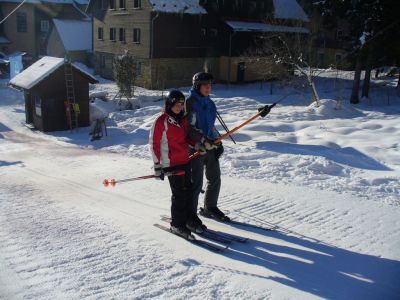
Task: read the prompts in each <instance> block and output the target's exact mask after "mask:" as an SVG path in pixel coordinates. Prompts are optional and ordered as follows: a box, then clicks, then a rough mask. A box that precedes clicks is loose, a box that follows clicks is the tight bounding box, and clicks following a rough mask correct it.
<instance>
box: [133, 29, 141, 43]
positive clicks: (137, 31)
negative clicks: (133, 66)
mask: <svg viewBox="0 0 400 300" xmlns="http://www.w3.org/2000/svg"><path fill="white" fill-rule="evenodd" d="M133 42H134V43H136V44H140V28H133Z"/></svg>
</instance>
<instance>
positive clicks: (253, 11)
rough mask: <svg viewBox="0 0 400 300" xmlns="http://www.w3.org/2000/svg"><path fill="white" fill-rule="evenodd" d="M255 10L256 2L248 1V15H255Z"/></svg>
mask: <svg viewBox="0 0 400 300" xmlns="http://www.w3.org/2000/svg"><path fill="white" fill-rule="evenodd" d="M256 10H257V2H256V1H250V3H249V14H252V13H255V12H256Z"/></svg>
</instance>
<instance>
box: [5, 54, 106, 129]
mask: <svg viewBox="0 0 400 300" xmlns="http://www.w3.org/2000/svg"><path fill="white" fill-rule="evenodd" d="M96 82H98V81H97V80H96V79H95V78H94V77H93V76H92V75H90V74H88V73H87V72H85V71H84V70H82V69H81V68H79V67H78V66H76V65H74V64H71V63H69V62H66V61H65V60H64V59H63V58H58V57H51V56H45V57H43V58H41V59H40V60H38V61H37V62H35V63H34V64H33V65H31V66H30V67H29V68H27V69H26V70H24V71H23V72H21V73H19V74H18V75H17V76H15V77H14V78H13V79H12V80H10V82H9V85H10V86H11V87H13V88H16V89H18V90H22V91H24V94H25V114H26V123H27V124H32V125H33V126H34V127H35V128H37V129H39V130H41V131H45V132H48V131H58V130H67V129H71V128H76V127H85V126H89V83H96Z"/></svg>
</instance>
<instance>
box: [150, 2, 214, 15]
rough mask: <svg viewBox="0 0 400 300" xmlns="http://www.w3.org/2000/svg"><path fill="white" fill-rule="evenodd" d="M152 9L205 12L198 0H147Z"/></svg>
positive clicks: (168, 11) (165, 11)
mask: <svg viewBox="0 0 400 300" xmlns="http://www.w3.org/2000/svg"><path fill="white" fill-rule="evenodd" d="M149 2H150V4H151V5H152V6H153V10H154V11H158V12H164V13H184V14H194V15H195V14H199V15H200V14H206V13H207V11H206V10H205V9H204V8H203V7H202V6H201V5H200V4H199V0H149Z"/></svg>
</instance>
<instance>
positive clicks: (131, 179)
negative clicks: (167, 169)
mask: <svg viewBox="0 0 400 300" xmlns="http://www.w3.org/2000/svg"><path fill="white" fill-rule="evenodd" d="M156 177H160V176H156V175H154V174H152V175H146V176H139V177H134V178H127V179H121V180H115V179H110V180H108V179H104V180H103V185H104V186H105V187H108V186H109V185H111V186H112V187H115V186H116V185H117V183H124V182H129V181H136V180H142V179H150V178H156Z"/></svg>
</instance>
